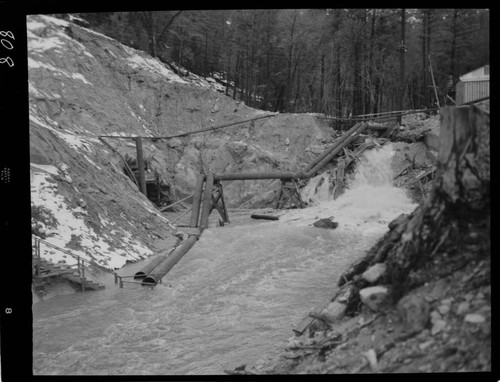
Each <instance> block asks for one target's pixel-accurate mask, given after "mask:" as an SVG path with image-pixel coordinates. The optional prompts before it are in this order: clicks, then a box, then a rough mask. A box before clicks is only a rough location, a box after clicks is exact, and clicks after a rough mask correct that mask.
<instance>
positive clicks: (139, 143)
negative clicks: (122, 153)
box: [134, 137, 147, 196]
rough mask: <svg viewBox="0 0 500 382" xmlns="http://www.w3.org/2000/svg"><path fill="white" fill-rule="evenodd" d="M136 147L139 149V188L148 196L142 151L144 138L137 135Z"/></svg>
mask: <svg viewBox="0 0 500 382" xmlns="http://www.w3.org/2000/svg"><path fill="white" fill-rule="evenodd" d="M134 139H135V148H136V150H137V169H138V171H139V189H140V190H141V192H142V193H143V194H144V195H146V196H147V190H146V175H145V173H144V157H143V153H142V138H141V137H136V138H134Z"/></svg>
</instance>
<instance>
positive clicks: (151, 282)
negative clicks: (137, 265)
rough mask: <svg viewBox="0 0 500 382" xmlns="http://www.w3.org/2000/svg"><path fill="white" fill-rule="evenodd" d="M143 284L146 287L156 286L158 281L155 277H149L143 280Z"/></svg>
mask: <svg viewBox="0 0 500 382" xmlns="http://www.w3.org/2000/svg"><path fill="white" fill-rule="evenodd" d="M141 284H142V285H144V286H155V285H156V284H158V281H156V279H155V277H154V276H151V275H149V276H147V277H145V278H144V279H143V280H142V283H141Z"/></svg>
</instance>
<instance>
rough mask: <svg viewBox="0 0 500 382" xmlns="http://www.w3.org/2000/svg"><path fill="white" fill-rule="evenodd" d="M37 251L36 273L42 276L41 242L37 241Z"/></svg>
mask: <svg viewBox="0 0 500 382" xmlns="http://www.w3.org/2000/svg"><path fill="white" fill-rule="evenodd" d="M35 251H36V265H35V273H36V275H37V276H38V275H40V240H38V239H35Z"/></svg>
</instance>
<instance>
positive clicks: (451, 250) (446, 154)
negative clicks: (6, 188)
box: [339, 106, 490, 311]
mask: <svg viewBox="0 0 500 382" xmlns="http://www.w3.org/2000/svg"><path fill="white" fill-rule="evenodd" d="M489 118H490V117H489V114H487V113H485V112H483V111H481V110H480V109H478V108H475V107H468V106H466V107H445V108H442V109H441V133H440V152H439V157H438V168H437V174H436V178H435V180H434V184H433V188H432V191H431V193H430V195H429V196H428V198H427V199H426V200H425V202H424V203H423V204H422V205H420V206H419V207H418V208H417V209H416V210H415V211H414V212H413V213H412V214H410V215H409V216H408V217H406V218H405V219H398V223H397V224H392V227H391V230H390V231H389V232H388V233H387V234H386V235H385V236H384V237H383V238H381V239H380V240H379V241H378V242H377V244H376V245H375V246H374V247H373V248H372V249H371V250H370V251H369V252H368V254H367V256H366V257H365V258H364V259H362V260H361V261H359V262H358V263H356V264H354V265H353V266H352V267H351V269H350V270H349V271H348V272H346V273H344V275H343V276H342V277H341V280H340V281H339V286H343V285H344V284H346V283H347V284H349V287H350V288H351V287H352V285H354V286H355V288H356V289H357V290H359V289H361V288H364V287H365V286H367V284H366V281H364V280H363V279H362V278H361V277H360V275H361V273H363V272H364V271H365V270H366V269H367V268H368V267H369V266H371V265H373V264H375V263H380V262H383V263H385V264H386V265H387V272H386V274H385V275H384V276H383V278H382V279H380V280H379V282H380V283H381V284H385V285H388V286H390V288H391V290H392V292H393V293H392V295H393V298H394V301H396V300H397V299H399V298H400V297H401V296H402V295H403V294H404V293H405V292H406V291H407V290H409V289H411V288H414V287H417V286H418V285H421V284H422V283H424V282H426V281H428V280H429V279H430V277H431V276H429V274H430V268H431V267H432V266H433V264H434V262H435V261H437V259H439V258H441V259H442V258H443V253H446V256H447V258H448V259H449V261H455V263H453V267H455V268H454V269H447V268H446V267H444V266H443V269H441V268H440V267H437V268H439V269H438V272H441V273H440V274H439V275H440V276H442V277H444V276H446V275H447V274H446V272H449V273H451V272H452V271H454V270H456V269H459V268H460V267H463V266H465V265H466V264H467V263H468V262H470V261H471V259H470V257H468V258H467V256H470V254H469V252H468V251H467V248H468V247H467V245H468V243H469V242H470V241H469V239H468V238H469V236H470V233H471V232H474V227H477V226H480V225H484V226H485V227H486V229H485V231H486V232H487V233H484V232H483V233H482V234H483V235H484V236H485V237H481V236H480V235H479V237H476V241H477V245H478V246H482V247H481V248H482V249H484V251H477V250H476V252H475V253H476V255H475V256H479V255H480V254H481V253H485V254H488V253H489V241H490V237H489V216H490V138H489V133H490V122H489ZM476 235H477V234H476ZM473 253H474V252H473ZM478 253H479V255H478ZM464 254H465V255H464ZM349 281H352V282H353V283H349ZM348 305H349V309H351V311H352V310H356V309H357V307H359V295H358V294H357V293H355V294H353V298H352V299H351V301H349V304H348Z"/></svg>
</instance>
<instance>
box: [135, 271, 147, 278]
mask: <svg viewBox="0 0 500 382" xmlns="http://www.w3.org/2000/svg"><path fill="white" fill-rule="evenodd" d="M146 276H147V274H146V273H144V272H142V271H139V272H137V273H136V274H135V275H134V280H137V279H143V278H144V277H146Z"/></svg>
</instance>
